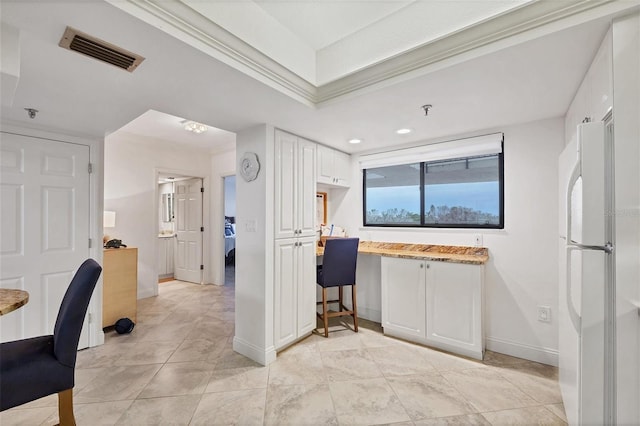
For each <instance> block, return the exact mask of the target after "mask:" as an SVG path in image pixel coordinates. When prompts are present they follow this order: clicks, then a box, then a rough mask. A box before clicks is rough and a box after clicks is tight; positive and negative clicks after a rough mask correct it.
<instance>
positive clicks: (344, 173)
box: [333, 151, 351, 186]
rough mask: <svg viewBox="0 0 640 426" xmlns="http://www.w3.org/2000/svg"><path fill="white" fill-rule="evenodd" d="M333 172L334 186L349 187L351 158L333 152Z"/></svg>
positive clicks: (341, 153)
mask: <svg viewBox="0 0 640 426" xmlns="http://www.w3.org/2000/svg"><path fill="white" fill-rule="evenodd" d="M333 154H334V161H333V166H334V167H333V171H334V178H335V182H334V184H335V185H338V186H349V184H350V181H351V179H349V178H350V176H351V156H350V155H349V154H345V153H344V152H340V151H334V153H333Z"/></svg>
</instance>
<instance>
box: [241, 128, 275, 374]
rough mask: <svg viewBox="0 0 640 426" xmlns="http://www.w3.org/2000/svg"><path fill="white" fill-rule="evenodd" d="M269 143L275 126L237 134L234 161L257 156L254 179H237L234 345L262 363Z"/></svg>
mask: <svg viewBox="0 0 640 426" xmlns="http://www.w3.org/2000/svg"><path fill="white" fill-rule="evenodd" d="M273 144H274V129H273V127H271V126H268V125H259V126H255V127H251V128H249V129H245V130H242V131H240V132H239V133H238V134H237V137H236V151H237V153H238V154H237V161H240V159H241V158H242V155H243V154H244V153H245V152H253V153H255V154H256V155H257V156H258V159H259V162H260V172H259V173H258V177H257V178H256V179H255V180H253V181H251V182H245V181H244V179H237V181H236V205H237V209H238V215H237V216H236V282H235V288H236V318H235V320H236V321H235V337H234V339H233V349H234V350H235V351H237V352H239V353H241V354H243V355H245V356H248V357H249V358H251V359H253V360H255V361H257V362H260V363H262V364H263V365H267V364H269V363H270V362H272V361H273V360H275V357H276V352H275V348H274V346H273V226H274V225H273V217H274V216H273V208H274V207H273V206H274V196H273V185H274V170H273Z"/></svg>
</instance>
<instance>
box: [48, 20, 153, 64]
mask: <svg viewBox="0 0 640 426" xmlns="http://www.w3.org/2000/svg"><path fill="white" fill-rule="evenodd" d="M58 45H59V46H60V47H64V48H65V49H69V50H73V51H76V52H79V53H82V54H83V55H87V56H90V57H92V58H94V59H97V60H99V61H102V62H106V63H108V64H111V65H115V66H116V67H118V68H122V69H124V70H127V71H129V72H133V71H134V70H135V69H136V68H137V67H138V65H140V63H142V61H144V58H143V57H142V56H140V55H136V54H135V53H132V52H129V51H128V50H124V49H122V48H121V47H118V46H115V45H113V44H111V43H107V42H106V41H103V40H100V39H99V38H96V37H93V36H90V35H89V34H85V33H83V32H81V31H78V30H76V29H75V28H71V27H67V29H66V30H65V31H64V34H63V35H62V39H61V40H60V43H59V44H58Z"/></svg>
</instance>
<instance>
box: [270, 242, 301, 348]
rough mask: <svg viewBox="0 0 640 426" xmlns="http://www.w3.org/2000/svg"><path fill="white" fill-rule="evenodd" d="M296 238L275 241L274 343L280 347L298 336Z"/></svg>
mask: <svg viewBox="0 0 640 426" xmlns="http://www.w3.org/2000/svg"><path fill="white" fill-rule="evenodd" d="M296 242H297V240H296V239H293V238H288V239H284V240H276V242H275V256H274V257H275V271H274V327H273V328H274V330H273V333H274V345H275V347H276V349H279V348H281V347H283V346H285V345H287V344H289V343H291V342H293V341H294V340H295V338H296V337H297V328H296V322H297V304H298V298H297V297H298V296H297V288H296V287H297V281H298V280H297V266H296V254H297V251H298V247H297V246H296V245H295V244H296Z"/></svg>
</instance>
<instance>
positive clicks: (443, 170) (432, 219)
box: [363, 152, 504, 228]
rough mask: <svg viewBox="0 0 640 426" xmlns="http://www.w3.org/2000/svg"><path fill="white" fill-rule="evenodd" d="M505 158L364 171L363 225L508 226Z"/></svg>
mask: <svg viewBox="0 0 640 426" xmlns="http://www.w3.org/2000/svg"><path fill="white" fill-rule="evenodd" d="M503 166H504V159H503V154H502V153H501V152H500V153H497V154H491V155H480V156H470V157H464V158H454V159H445V160H437V161H423V162H420V163H412V164H402V165H392V166H385V167H375V168H368V169H363V183H364V225H365V226H411V227H441V228H504V207H503V206H504V202H503V187H504V183H503V181H504V180H503Z"/></svg>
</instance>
